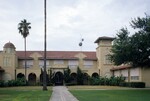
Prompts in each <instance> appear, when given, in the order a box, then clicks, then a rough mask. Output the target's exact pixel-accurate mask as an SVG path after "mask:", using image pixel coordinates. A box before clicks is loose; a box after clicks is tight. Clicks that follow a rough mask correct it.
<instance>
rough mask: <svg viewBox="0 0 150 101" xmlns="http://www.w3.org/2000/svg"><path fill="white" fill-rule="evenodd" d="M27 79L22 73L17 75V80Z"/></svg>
mask: <svg viewBox="0 0 150 101" xmlns="http://www.w3.org/2000/svg"><path fill="white" fill-rule="evenodd" d="M22 78H25V75H24V74H22V73H19V74H17V79H22Z"/></svg>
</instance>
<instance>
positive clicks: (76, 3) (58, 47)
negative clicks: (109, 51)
mask: <svg viewBox="0 0 150 101" xmlns="http://www.w3.org/2000/svg"><path fill="white" fill-rule="evenodd" d="M149 4H150V0H47V50H48V51H80V50H81V47H79V42H80V41H81V39H82V38H83V39H84V41H83V45H82V51H96V47H97V44H96V43H94V41H95V40H96V39H97V38H98V37H102V36H108V37H115V36H116V33H117V31H119V29H121V28H123V27H127V28H128V29H129V31H131V34H133V30H132V29H131V27H130V22H131V20H132V19H133V18H136V17H145V13H147V14H148V15H150V6H149ZM23 19H26V20H27V21H28V22H30V23H31V29H30V34H29V36H28V37H27V50H32V51H36V50H41V51H42V50H44V0H0V35H1V36H0V50H3V46H4V44H5V43H7V42H11V43H13V44H14V45H15V47H16V50H24V39H23V37H22V36H21V34H20V33H19V31H18V23H20V22H21V20H23Z"/></svg>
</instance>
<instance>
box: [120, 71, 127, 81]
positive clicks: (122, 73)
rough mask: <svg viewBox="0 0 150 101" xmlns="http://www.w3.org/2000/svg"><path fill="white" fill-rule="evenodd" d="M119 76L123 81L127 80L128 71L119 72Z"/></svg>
mask: <svg viewBox="0 0 150 101" xmlns="http://www.w3.org/2000/svg"><path fill="white" fill-rule="evenodd" d="M121 76H123V77H124V78H125V80H128V70H121Z"/></svg>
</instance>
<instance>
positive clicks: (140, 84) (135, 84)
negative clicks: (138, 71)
mask: <svg viewBox="0 0 150 101" xmlns="http://www.w3.org/2000/svg"><path fill="white" fill-rule="evenodd" d="M129 86H130V87H133V88H145V83H144V82H130V84H129Z"/></svg>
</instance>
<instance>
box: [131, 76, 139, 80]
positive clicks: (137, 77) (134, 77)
mask: <svg viewBox="0 0 150 101" xmlns="http://www.w3.org/2000/svg"><path fill="white" fill-rule="evenodd" d="M131 80H139V76H131Z"/></svg>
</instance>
